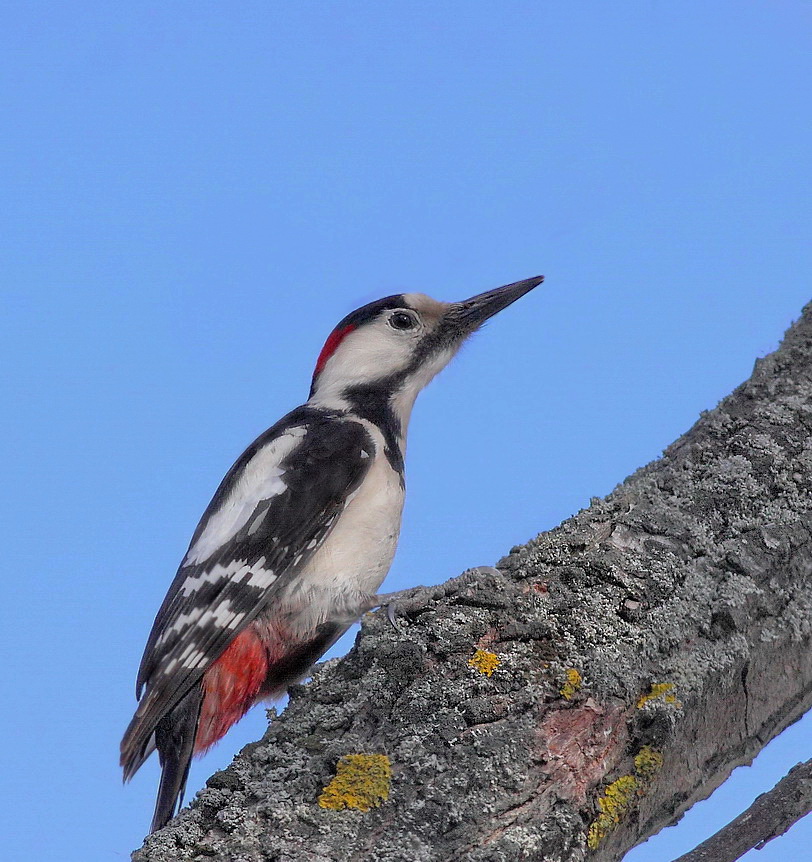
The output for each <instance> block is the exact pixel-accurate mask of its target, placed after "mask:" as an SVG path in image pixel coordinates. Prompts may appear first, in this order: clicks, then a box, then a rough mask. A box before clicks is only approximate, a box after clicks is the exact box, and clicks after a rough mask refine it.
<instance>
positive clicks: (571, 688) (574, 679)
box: [560, 667, 583, 700]
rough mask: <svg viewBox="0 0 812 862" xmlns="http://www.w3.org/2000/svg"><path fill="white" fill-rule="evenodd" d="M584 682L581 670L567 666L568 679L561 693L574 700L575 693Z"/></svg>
mask: <svg viewBox="0 0 812 862" xmlns="http://www.w3.org/2000/svg"><path fill="white" fill-rule="evenodd" d="M582 682H583V680H582V678H581V674H580V672H579V671H578V670H577V669H576V668H574V667H568V668H567V681H566V682H565V683H564V685H563V686H562V687H561V689H560V693H561V695H562V696H563V697H564V698H566V699H567V700H572V697H573V695H574V694H575V692H577V691H578V689H579V688H580V687H581V683H582Z"/></svg>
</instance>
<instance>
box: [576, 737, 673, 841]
mask: <svg viewBox="0 0 812 862" xmlns="http://www.w3.org/2000/svg"><path fill="white" fill-rule="evenodd" d="M662 765H663V756H662V754H661V753H660V752H659V751H657V749H656V748H652V747H651V746H650V745H644V746H643V747H642V748H641V749H640V751H638V752H637V754H636V755H635V756H634V772H635V774H634V775H622V776H621V777H620V778H618V779H617V781H613V782H612V783H611V784H610V785H609V786H608V787H607V788H606V789H605V790H604V791H603V795H602V796H601V797H600V799H598V809H599V810H600V814H598V816H597V817H596V818H595V819H594V820H593V821H592V823H591V824H590V826H589V831H588V832H587V836H586V843H587V846H588V847H589V849H590V850H596V849H597V848H598V845H599V844H600V843H601V841H603V839H604V838H606V836H607V835H608V834H609V833H610V832H611V831H612V830H613V829H614V828H615V826H617V825H618V823H620V821H621V820H622V819H623V818H624V817H625V816H626V815H627V814H628V813H629V811H630V810H631V809H632V807H633V806H634V805H635V803H636V801H637V799H638V798H639V797H641V796H643V795H645V793H646V791H647V790H648V788H649V785H650V784H651V782H652V781H653V780H654V777H655V776H656V775H657V773H658V772H659V771H660V769H662Z"/></svg>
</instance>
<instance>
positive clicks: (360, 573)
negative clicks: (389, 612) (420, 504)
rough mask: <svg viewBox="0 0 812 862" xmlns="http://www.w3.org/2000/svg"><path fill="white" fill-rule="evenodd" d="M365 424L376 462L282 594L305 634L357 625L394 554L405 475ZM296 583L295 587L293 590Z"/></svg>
mask: <svg viewBox="0 0 812 862" xmlns="http://www.w3.org/2000/svg"><path fill="white" fill-rule="evenodd" d="M358 421H361V422H362V423H363V424H364V426H365V427H366V428H367V430H368V431H369V434H370V436H371V437H372V438H373V440H374V442H375V452H374V454H373V455H371V457H372V463H371V464H370V466H369V470H368V471H367V473H366V475H365V476H364V479H363V481H362V482H361V485H360V486H359V487H358V488H357V489H356V490H355V491H354V492H353V494H352V495H351V496H350V498H349V499H348V501H347V503H346V504H345V506H344V509H343V511H342V512H341V514H340V515H339V517H338V518H337V520H336V522H335V525H334V526H333V528H332V530H331V531H330V534H329V535H328V536H327V538H326V539H325V540H324V542H323V543H322V545H321V547H320V548H319V549H318V550H317V551H316V552H315V553H314V554H313V556H312V557H311V558H310V559H309V560H308V562H307V563H306V564H305V565H304V566H303V568H302V570H301V572H300V573H299V575H298V576H297V577H296V578H295V579H294V581H293V582H292V584H291V586H292V587H293V588H294V589H295V590H296V594H295V595H294V594H292V593H287V594H286V595H285V596H284V597H282V596H280V599H282V602H283V604H285V605H287V610H288V612H289V613H290V614H292V615H293V616H296V617H298V618H299V619H298V620H297V622H298V623H299V626H300V627H301V630H302V632H303V633H304V632H306V631H308V630H312V629H313V628H314V627H315V626H317V625H320V624H321V623H323V622H325V621H330V620H331V621H342V620H345V621H347V622H351V621H353V620H354V619H355V618H357V616H358V608H359V605H360V604H361V603H362V602H363V600H364V599H365V598H366V597H368V596H370V595H374V594H375V593H376V592H377V590H378V587H380V585H381V584H382V583H383V580H384V578H385V577H386V574H387V572H388V571H389V567H390V566H391V565H392V559H393V558H394V556H395V549H396V548H397V543H398V537H399V535H400V524H401V516H402V513H403V499H404V492H403V485H402V482H401V475H400V474H399V473H398V472H397V471H396V470H394V469H393V468H392V466H391V464H390V463H389V459H388V458H387V457H386V455H385V454H384V445H385V444H384V438H383V435H382V434H381V432H380V431H379V430H378V428H377V427H376V426H375V425H374V424H373V423H371V422H367V421H365V420H358ZM294 585H295V586H294Z"/></svg>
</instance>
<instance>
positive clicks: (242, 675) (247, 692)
mask: <svg viewBox="0 0 812 862" xmlns="http://www.w3.org/2000/svg"><path fill="white" fill-rule="evenodd" d="M267 676H268V652H267V648H266V646H265V644H264V643H263V642H262V640H261V639H260V637H259V635H258V633H257V630H256V628H255V627H254V626H253V625H250V626H248V628H247V629H245V630H244V631H242V632H241V633H240V634H238V635H237V637H235V638H234V640H233V641H232V642H231V643H230V644H229V645H228V648H227V649H226V651H225V652H224V653H223V654H222V655H221V656H220V658H218V659H217V661H216V662H214V664H212V666H211V667H210V668H209V669H208V670H207V671H206V673H205V674H204V675H203V706H202V708H201V710H200V721H199V723H198V728H197V736H196V737H195V749H194V751H195V754H201V753H202V752H204V751H206V749H207V748H210V747H211V746H212V745H214V743H215V742H217V740H218V739H221V738H222V737H223V736H225V734H226V731H227V730H228V729H229V728H230V727H231V725H232V724H234V723H235V722H237V721H239V720H240V719H241V718H242V717H243V716H244V715H245V713H246V712H248V710H249V709H250V708H251V707H252V706H253V705H254V704H255V703H256V701H257V699H258V698H259V697H261V694H260V692H261V689H262V686H263V684H264V683H265V680H266V678H267Z"/></svg>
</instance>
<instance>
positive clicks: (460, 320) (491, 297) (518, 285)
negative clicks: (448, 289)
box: [448, 275, 544, 337]
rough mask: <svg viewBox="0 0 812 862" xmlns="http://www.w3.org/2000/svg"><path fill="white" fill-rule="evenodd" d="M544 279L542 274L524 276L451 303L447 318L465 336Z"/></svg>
mask: <svg viewBox="0 0 812 862" xmlns="http://www.w3.org/2000/svg"><path fill="white" fill-rule="evenodd" d="M542 281H544V276H543V275H537V276H535V277H534V278H526V279H525V280H524V281H516V282H514V283H513V284H506V285H505V286H504V287H497V288H496V290H489V291H487V292H486V293H480V294H478V295H477V296H472V297H471V298H470V299H465V300H463V301H462V302H455V303H452V306H451V309H450V311H449V314H448V316H449V318H450V319H451V320H452V321H453V325H454V327H455V329H457V331H458V333H459V335H460V336H461V337H465V336H466V335H468V334H469V333H471V332H473V331H474V330H475V329H477V328H478V327H479V326H481V325H482V324H483V323H484V322H485V321H486V320H488V318H490V317H493V316H494V314H497V313H498V312H500V311H502V309H503V308H507V307H508V306H509V305H510V304H511V303H514V302H516V300H517V299H519V298H520V297H522V296H524V295H525V294H526V293H529V292H530V291H531V290H532V289H533V288H534V287H538V286H539V285H540V284H541V283H542Z"/></svg>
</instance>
